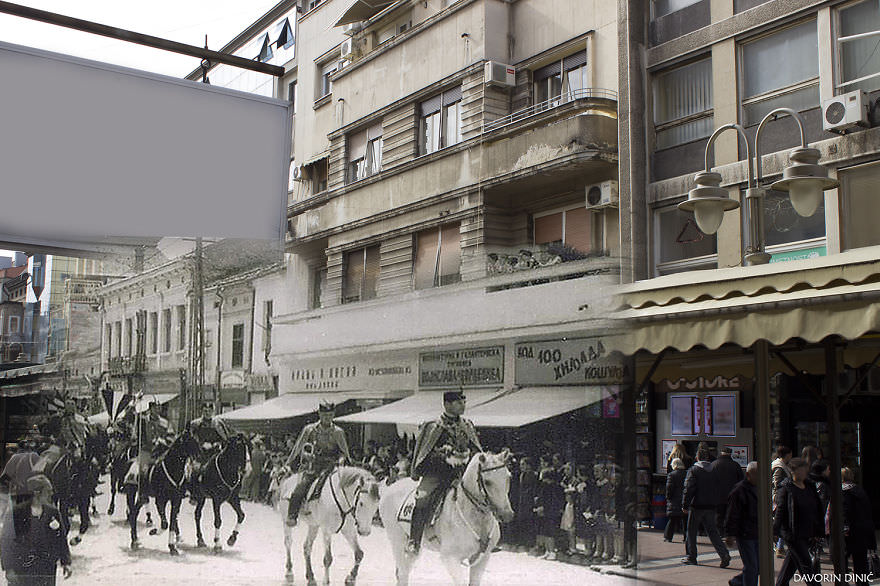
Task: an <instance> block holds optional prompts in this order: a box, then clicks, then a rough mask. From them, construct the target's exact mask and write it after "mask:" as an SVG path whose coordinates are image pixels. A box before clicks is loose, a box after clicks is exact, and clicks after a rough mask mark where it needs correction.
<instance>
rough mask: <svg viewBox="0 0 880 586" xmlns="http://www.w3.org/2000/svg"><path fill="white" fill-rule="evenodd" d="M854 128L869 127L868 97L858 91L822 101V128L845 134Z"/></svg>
mask: <svg viewBox="0 0 880 586" xmlns="http://www.w3.org/2000/svg"><path fill="white" fill-rule="evenodd" d="M854 126H868V96H867V95H866V94H865V92H863V91H861V90H856V91H852V92H848V93H845V94H841V95H839V96H834V97H833V98H831V99H829V100H823V101H822V128H824V129H825V130H827V131H829V132H844V131H846V130H847V129H850V128H853V127H854Z"/></svg>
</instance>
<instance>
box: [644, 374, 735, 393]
mask: <svg viewBox="0 0 880 586" xmlns="http://www.w3.org/2000/svg"><path fill="white" fill-rule="evenodd" d="M744 387H745V385H744V384H743V379H742V377H741V376H739V375H737V376H732V377H726V376H721V375H718V376H698V377H697V378H695V379H693V380H688V379H686V378H683V377H682V378H680V379H678V380H674V381H672V380H668V379H667V380H663V381H661V382H660V383H659V389H658V390H660V391H661V392H670V391H671V392H674V391H716V390H720V389H732V390H739V389H743V388H744Z"/></svg>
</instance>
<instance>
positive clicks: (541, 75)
mask: <svg viewBox="0 0 880 586" xmlns="http://www.w3.org/2000/svg"><path fill="white" fill-rule="evenodd" d="M533 77H534V80H535V103H536V104H543V105H544V106H546V107H548V108H552V107H554V106H558V105H559V104H560V103H562V102H568V101H569V100H573V99H575V98H579V97H581V96H582V94H583V90H585V89H587V86H588V84H589V81H590V80H589V71H588V70H587V51H586V50H583V51H578V52H577V53H575V54H574V55H569V56H568V57H565V58H564V59H560V60H559V61H554V62H553V63H551V64H549V65H545V66H544V67H542V68H540V69H537V70H535V72H534V76H533Z"/></svg>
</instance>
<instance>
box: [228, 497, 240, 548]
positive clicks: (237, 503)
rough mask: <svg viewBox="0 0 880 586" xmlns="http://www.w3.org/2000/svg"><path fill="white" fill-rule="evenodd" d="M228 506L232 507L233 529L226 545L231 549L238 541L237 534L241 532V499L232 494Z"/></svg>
mask: <svg viewBox="0 0 880 586" xmlns="http://www.w3.org/2000/svg"><path fill="white" fill-rule="evenodd" d="M229 504H230V505H232V509H233V510H234V511H235V529H233V530H232V534H231V535H230V536H229V539H227V540H226V545H228V546H229V547H232V546H233V545H235V541H236V540H237V539H238V532H239V531H241V524H242V523H244V511H243V510H242V508H241V497H240V496H238V495H237V494H233V495H232V497H230V499H229Z"/></svg>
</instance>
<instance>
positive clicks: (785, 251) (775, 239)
mask: <svg viewBox="0 0 880 586" xmlns="http://www.w3.org/2000/svg"><path fill="white" fill-rule="evenodd" d="M742 201H745V194H743V198H742ZM742 224H743V226H742V233H743V235H744V236H745V235H747V234H748V233H749V229H748V214H742ZM824 237H825V203H824V199H823V202H822V203H821V204H819V208H818V209H817V210H816V213H814V214H813V215H812V216H810V217H809V218H804V217H802V216H800V215H798V213H797V212H795V211H794V208H793V207H792V206H791V199H790V198H789V197H788V193H786V192H783V191H770V190H768V191H767V193H766V195H765V196H764V245H765V246H766V247H767V252H769V253H770V254H772V255H773V258H771V259H770V262H775V261H778V260H789V259H791V258H799V257H792V256H791V251H794V250H805V249H814V248H815V249H819V248H821V249H822V250H821V253H818V251H817V253H818V254H821V255H823V256H824V254H825V241H824ZM817 239H819V241H818V242H817ZM746 244H748V243H746Z"/></svg>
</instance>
